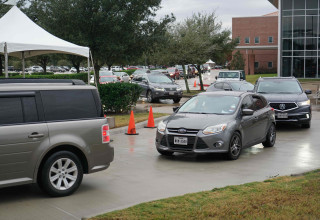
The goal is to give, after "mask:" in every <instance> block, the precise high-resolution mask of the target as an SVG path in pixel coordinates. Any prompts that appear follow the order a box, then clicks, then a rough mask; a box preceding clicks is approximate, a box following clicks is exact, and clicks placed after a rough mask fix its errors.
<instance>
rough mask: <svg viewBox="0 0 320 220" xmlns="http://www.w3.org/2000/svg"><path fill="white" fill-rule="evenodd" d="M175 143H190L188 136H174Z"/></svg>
mask: <svg viewBox="0 0 320 220" xmlns="http://www.w3.org/2000/svg"><path fill="white" fill-rule="evenodd" d="M174 144H177V145H188V138H186V137H174Z"/></svg>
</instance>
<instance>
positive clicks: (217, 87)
mask: <svg viewBox="0 0 320 220" xmlns="http://www.w3.org/2000/svg"><path fill="white" fill-rule="evenodd" d="M223 84H224V83H216V84H214V88H216V89H223Z"/></svg>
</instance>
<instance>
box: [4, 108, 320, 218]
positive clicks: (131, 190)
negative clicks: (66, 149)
mask: <svg viewBox="0 0 320 220" xmlns="http://www.w3.org/2000/svg"><path fill="white" fill-rule="evenodd" d="M319 129H320V112H316V111H315V112H313V119H312V127H311V129H301V128H299V127H292V126H286V127H279V128H278V133H277V142H276V145H275V147H273V148H263V147H262V145H256V146H254V147H251V148H248V149H246V150H244V151H243V153H242V155H241V156H240V158H239V159H238V160H236V161H227V160H224V158H223V157H222V156H221V155H210V154H207V155H202V156H196V155H188V154H176V155H174V156H173V157H165V156H160V155H159V154H158V152H157V151H156V149H155V145H154V139H155V132H156V130H155V129H144V128H143V129H139V130H138V132H139V133H140V135H138V136H126V135H124V134H122V133H121V134H114V135H112V139H113V140H114V141H113V142H112V146H113V147H114V148H115V160H114V162H112V164H111V166H110V168H109V169H107V170H105V171H102V172H99V173H95V174H91V175H85V176H84V179H83V182H82V185H81V186H80V188H79V190H78V191H77V192H76V193H75V194H74V195H72V196H69V197H64V198H50V197H48V196H47V195H46V194H44V193H42V192H41V191H40V190H39V189H38V187H37V186H36V185H25V186H17V187H10V188H4V189H0V195H1V196H0V219H10V220H11V219H19V220H20V219H25V220H28V219H32V220H34V219H46V220H51V219H59V220H61V219H81V218H83V217H90V216H95V215H97V214H101V213H104V212H109V211H112V210H116V209H122V208H125V207H129V206H132V205H135V204H138V203H141V202H147V201H152V200H157V199H161V198H167V197H171V196H178V195H183V194H185V193H192V192H199V191H203V190H211V189H213V188H215V187H224V186H227V185H238V184H243V183H248V182H253V181H263V180H265V179H268V178H271V177H275V176H283V175H290V174H296V173H302V172H306V171H310V170H314V169H318V168H319V167H320V159H319V156H318V155H320V147H319V142H320V136H319Z"/></svg>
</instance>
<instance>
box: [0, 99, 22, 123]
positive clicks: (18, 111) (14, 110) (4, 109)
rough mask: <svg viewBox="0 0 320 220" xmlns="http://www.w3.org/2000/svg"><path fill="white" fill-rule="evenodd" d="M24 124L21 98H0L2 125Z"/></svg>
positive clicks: (0, 121) (0, 120) (0, 119)
mask: <svg viewBox="0 0 320 220" xmlns="http://www.w3.org/2000/svg"><path fill="white" fill-rule="evenodd" d="M22 122H23V113H22V104H21V100H20V98H0V124H15V123H22Z"/></svg>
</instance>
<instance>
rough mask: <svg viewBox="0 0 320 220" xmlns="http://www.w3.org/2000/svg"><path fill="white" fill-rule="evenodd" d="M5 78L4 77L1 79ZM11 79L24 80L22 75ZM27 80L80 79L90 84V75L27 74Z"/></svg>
mask: <svg viewBox="0 0 320 220" xmlns="http://www.w3.org/2000/svg"><path fill="white" fill-rule="evenodd" d="M0 78H4V76H2V77H0ZM10 78H22V75H17V76H12V77H10ZM26 78H31V79H80V80H82V81H84V82H85V83H88V73H77V74H55V75H29V74H26Z"/></svg>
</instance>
